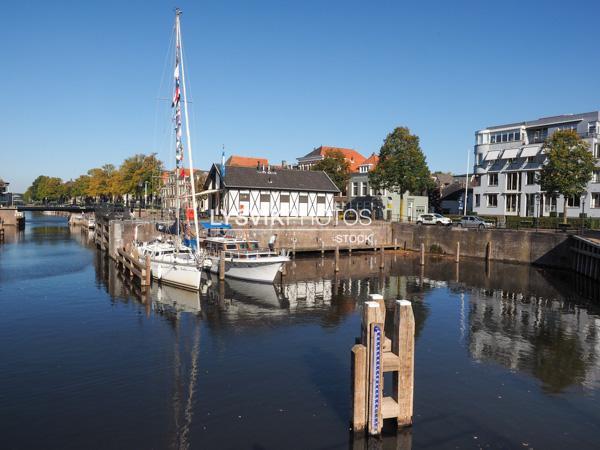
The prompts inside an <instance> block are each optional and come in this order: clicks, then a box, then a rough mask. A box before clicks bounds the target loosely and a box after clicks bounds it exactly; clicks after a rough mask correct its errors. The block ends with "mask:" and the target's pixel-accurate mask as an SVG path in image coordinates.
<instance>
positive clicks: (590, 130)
mask: <svg viewBox="0 0 600 450" xmlns="http://www.w3.org/2000/svg"><path fill="white" fill-rule="evenodd" d="M597 130H598V126H597V125H596V122H588V134H596V132H597Z"/></svg>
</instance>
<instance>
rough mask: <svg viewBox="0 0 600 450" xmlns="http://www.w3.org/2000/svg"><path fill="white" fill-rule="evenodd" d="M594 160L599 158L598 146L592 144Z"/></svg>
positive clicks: (599, 150) (599, 146)
mask: <svg viewBox="0 0 600 450" xmlns="http://www.w3.org/2000/svg"><path fill="white" fill-rule="evenodd" d="M593 153H594V158H600V144H598V143H596V144H594V152H593Z"/></svg>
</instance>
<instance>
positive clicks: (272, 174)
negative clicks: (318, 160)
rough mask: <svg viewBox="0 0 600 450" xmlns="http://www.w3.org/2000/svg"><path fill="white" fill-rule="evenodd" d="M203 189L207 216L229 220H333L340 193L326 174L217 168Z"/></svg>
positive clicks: (266, 168)
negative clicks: (285, 218) (252, 218)
mask: <svg viewBox="0 0 600 450" xmlns="http://www.w3.org/2000/svg"><path fill="white" fill-rule="evenodd" d="M223 171H224V172H225V173H224V174H223V173H222V172H223ZM204 189H205V190H206V191H211V192H212V193H211V194H209V196H208V202H207V212H208V213H209V214H211V213H212V214H213V215H214V216H222V215H225V216H228V217H241V216H246V217H250V216H252V217H333V216H334V215H335V202H334V197H335V196H336V195H337V194H338V193H339V189H338V188H337V187H336V186H335V184H334V183H333V181H331V179H330V178H329V177H328V176H327V174H326V173H325V172H320V171H304V170H294V169H284V168H272V167H268V166H260V167H258V168H256V167H240V166H225V168H224V170H223V168H222V167H221V166H220V165H216V164H213V166H212V167H211V169H210V171H209V173H208V176H207V178H206V181H205V184H204Z"/></svg>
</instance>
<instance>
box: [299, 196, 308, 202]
mask: <svg viewBox="0 0 600 450" xmlns="http://www.w3.org/2000/svg"><path fill="white" fill-rule="evenodd" d="M298 201H299V202H300V203H308V195H299V196H298Z"/></svg>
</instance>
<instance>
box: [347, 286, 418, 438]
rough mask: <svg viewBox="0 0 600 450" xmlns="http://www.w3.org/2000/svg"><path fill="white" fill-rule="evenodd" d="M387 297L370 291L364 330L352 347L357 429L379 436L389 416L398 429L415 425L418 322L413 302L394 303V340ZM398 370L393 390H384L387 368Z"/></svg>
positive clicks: (354, 421)
mask: <svg viewBox="0 0 600 450" xmlns="http://www.w3.org/2000/svg"><path fill="white" fill-rule="evenodd" d="M385 313H386V309H385V302H384V300H383V297H382V296H381V295H377V294H373V295H370V300H369V301H367V302H365V303H364V309H363V318H362V325H361V335H360V337H359V338H357V341H359V343H358V344H356V345H354V347H352V351H351V357H352V429H353V431H354V432H355V433H359V432H364V431H365V429H367V430H368V433H369V434H370V435H378V434H380V433H381V429H382V427H383V420H385V419H395V420H396V423H397V426H398V428H402V427H406V426H410V425H412V422H413V388H414V346H415V322H414V315H413V310H412V304H411V303H410V302H409V301H406V300H397V301H396V303H395V304H394V329H393V332H392V336H391V339H389V338H387V337H386V336H385V333H384V325H385ZM386 372H393V386H392V395H391V396H389V397H386V396H384V395H383V392H384V377H383V375H384V373H386Z"/></svg>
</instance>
